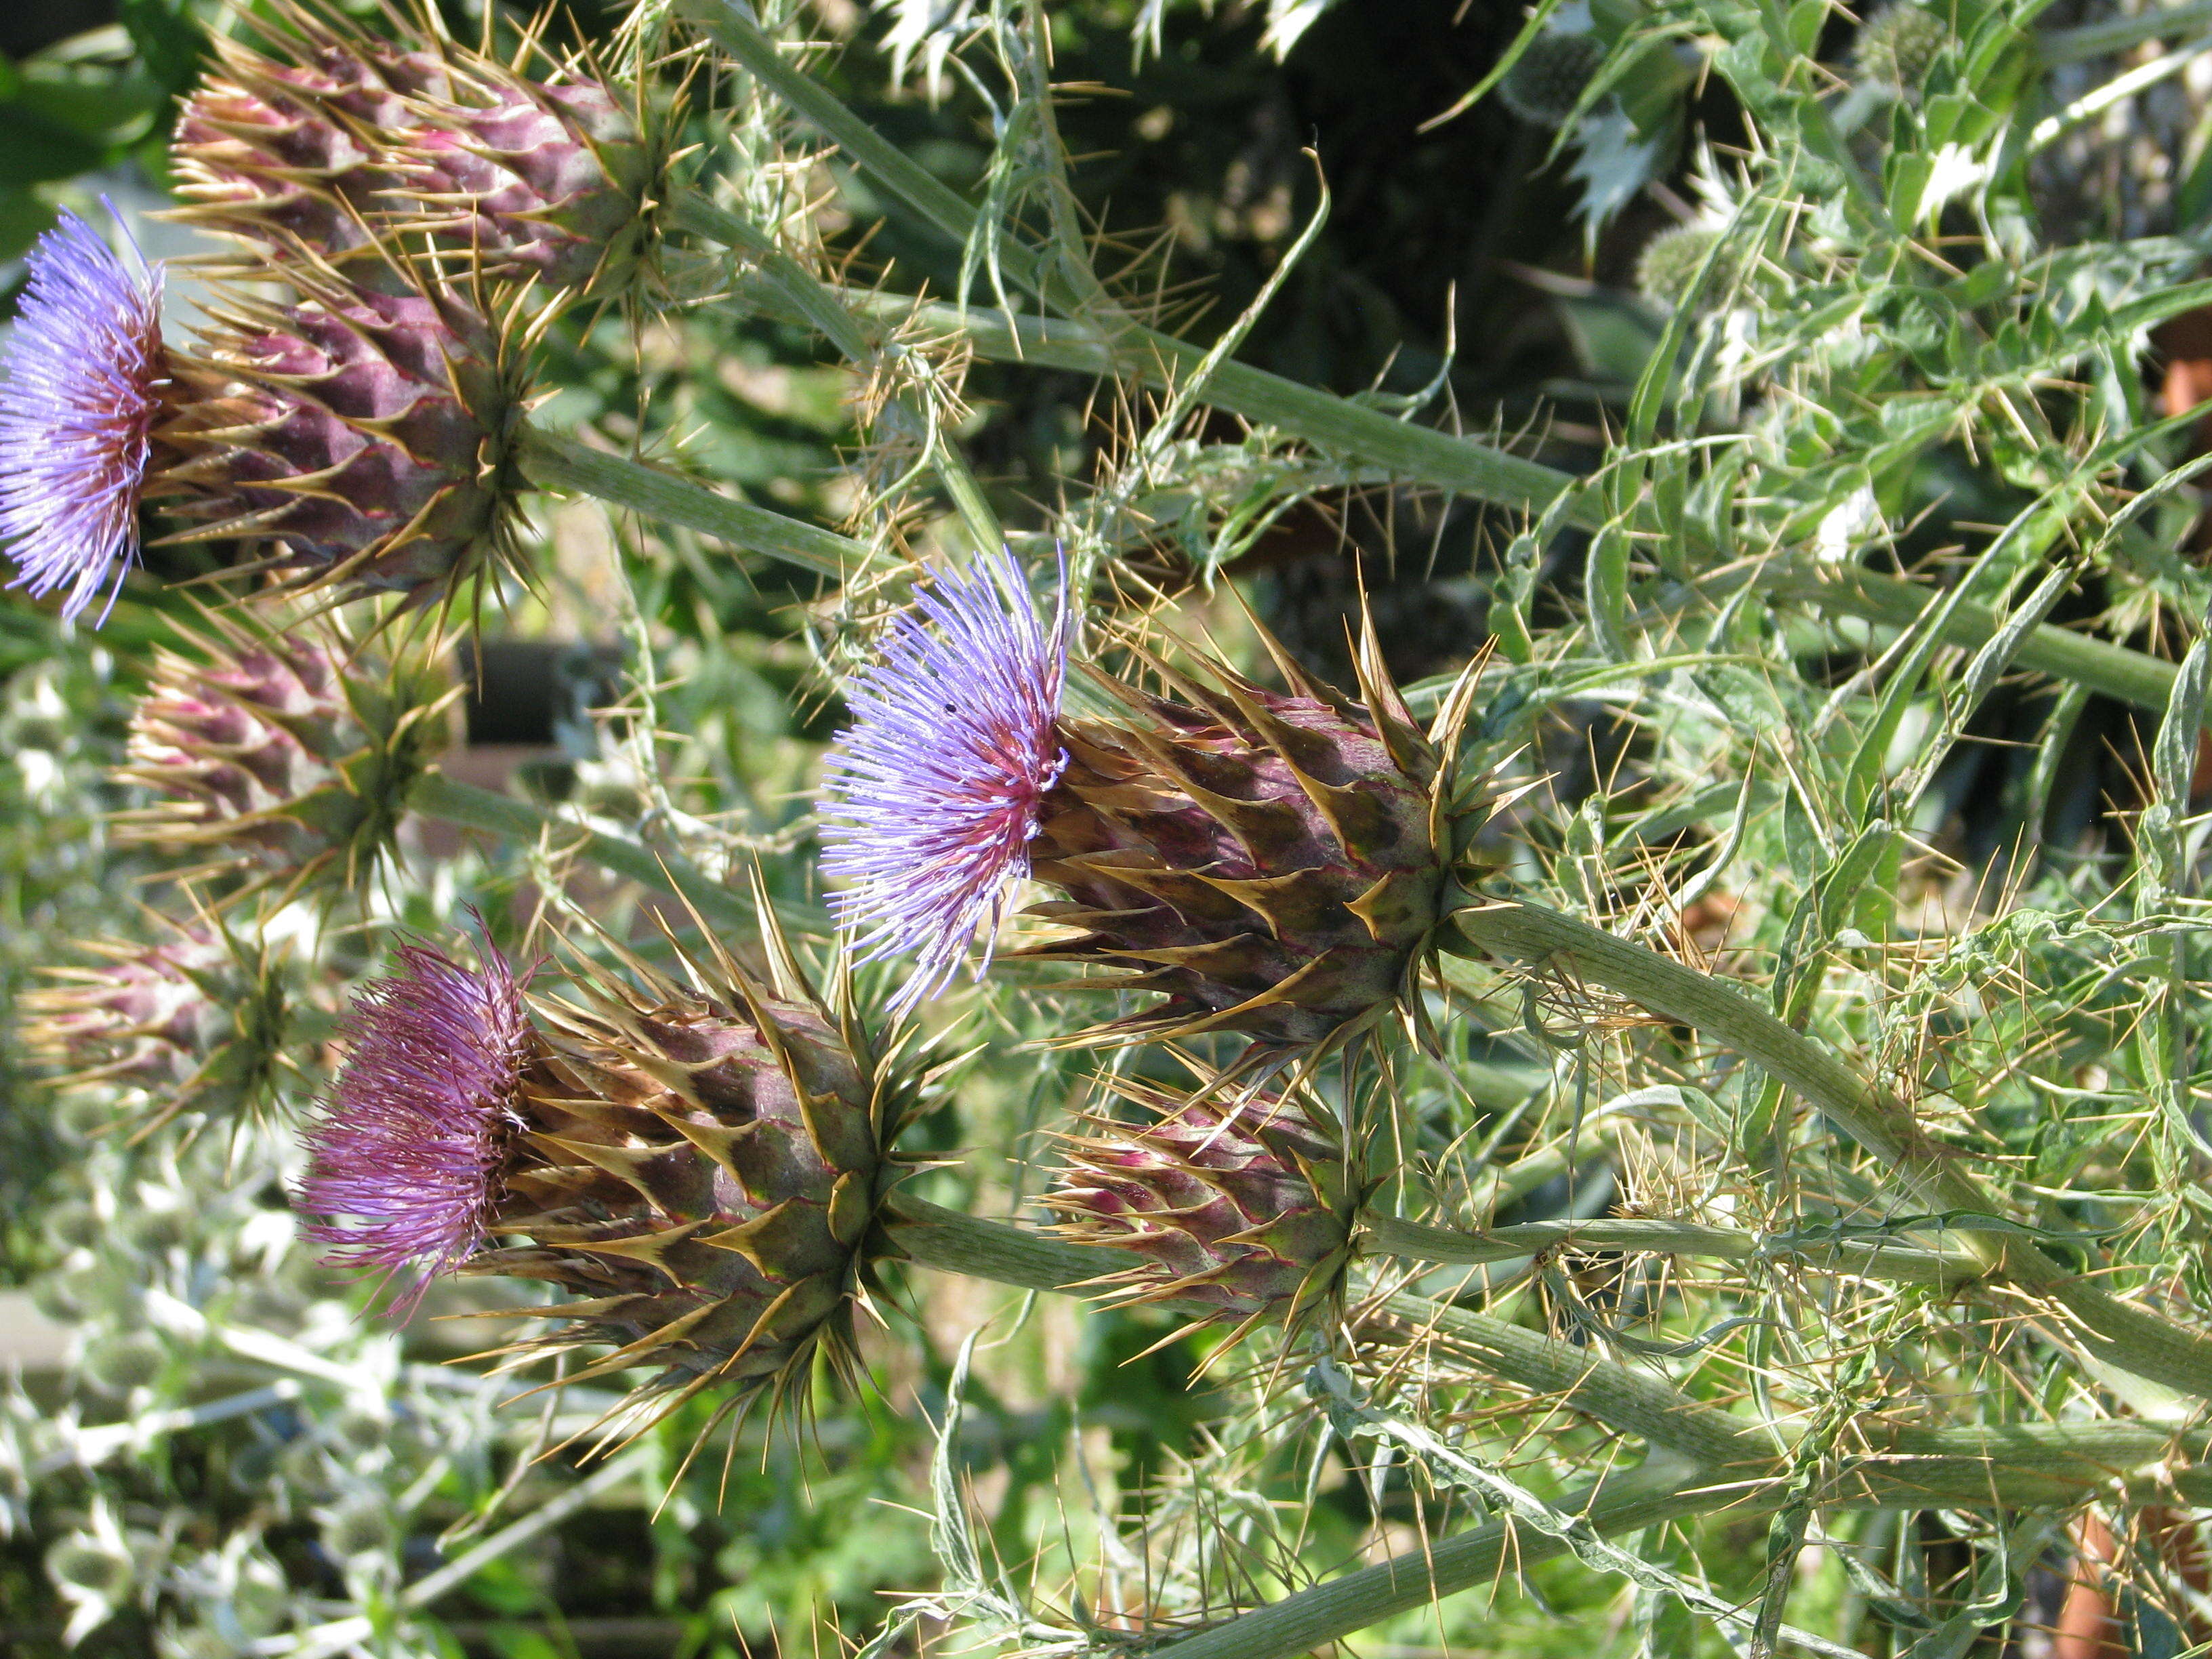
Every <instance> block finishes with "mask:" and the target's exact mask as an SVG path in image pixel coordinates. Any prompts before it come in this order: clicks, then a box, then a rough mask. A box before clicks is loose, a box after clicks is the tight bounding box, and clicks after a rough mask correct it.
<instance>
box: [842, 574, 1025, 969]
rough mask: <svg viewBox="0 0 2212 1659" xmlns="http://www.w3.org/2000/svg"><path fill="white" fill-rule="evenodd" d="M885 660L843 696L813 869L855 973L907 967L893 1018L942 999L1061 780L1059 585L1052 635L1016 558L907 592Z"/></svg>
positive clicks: (997, 911) (995, 913) (1016, 872)
mask: <svg viewBox="0 0 2212 1659" xmlns="http://www.w3.org/2000/svg"><path fill="white" fill-rule="evenodd" d="M915 611H918V612H919V613H920V614H919V615H914V614H908V615H905V616H902V617H898V618H897V619H896V622H894V623H893V624H892V627H891V631H890V639H889V641H888V642H887V643H886V645H885V647H884V655H883V659H882V660H881V661H880V662H878V663H875V664H872V665H870V666H869V667H867V668H866V669H864V670H862V671H861V672H860V675H859V676H858V677H857V678H855V679H854V683H853V684H852V686H851V687H850V688H849V690H848V702H849V703H850V704H851V707H852V710H853V715H854V720H853V724H852V725H851V726H848V728H847V729H846V730H845V731H843V732H840V733H839V734H838V738H837V741H836V745H835V747H833V748H832V750H830V754H829V777H828V794H829V799H828V802H827V803H826V805H824V807H823V827H822V841H823V855H822V867H823V871H824V872H826V873H827V874H828V875H829V876H830V877H831V878H833V879H835V880H836V881H838V882H840V883H842V884H843V888H844V890H843V891H842V892H839V893H837V894H835V895H834V896H832V898H831V900H830V902H831V904H832V906H833V907H834V908H836V912H837V914H838V917H839V919H840V920H841V921H843V922H844V923H845V924H846V925H847V926H848V927H850V928H852V929H853V931H854V941H853V948H854V951H856V952H858V953H859V956H860V960H861V961H864V962H872V961H876V960H878V959H879V958H881V957H890V956H902V955H909V954H910V955H912V956H913V957H915V974H914V977H913V978H911V979H910V980H908V981H907V983H906V986H905V988H904V989H902V991H901V992H900V993H899V994H898V995H897V997H896V998H895V999H894V1000H893V1002H892V1007H893V1009H894V1011H897V1010H902V1009H904V1008H907V1007H910V1006H912V1005H914V1004H915V1003H916V1002H919V1001H921V1000H923V999H925V998H927V997H929V996H932V995H933V994H935V993H936V992H937V991H938V990H939V988H940V987H942V986H943V985H944V983H945V980H946V979H947V978H948V977H950V976H951V973H952V970H953V969H954V968H955V967H956V966H957V965H958V963H959V961H960V958H961V957H962V956H963V954H964V953H965V952H966V951H967V949H968V946H969V942H970V941H971V940H972V939H974V937H975V930H976V929H977V928H978V927H981V928H983V929H984V932H985V955H984V962H985V963H986V964H987V963H989V960H990V957H989V935H990V934H991V933H993V932H994V931H995V930H996V929H997V927H998V925H999V922H1000V919H1001V916H1002V914H1003V911H1004V907H1005V903H1006V892H1007V890H1008V888H1009V887H1010V886H1011V885H1012V884H1013V883H1014V882H1015V881H1017V880H1018V879H1019V878H1023V877H1025V876H1026V875H1028V873H1029V868H1030V850H1029V849H1030V840H1031V839H1032V838H1033V837H1034V836H1036V832H1037V822H1038V811H1039V807H1040V804H1041V803H1042V800H1043V799H1044V796H1045V793H1046V792H1047V791H1048V790H1049V789H1050V788H1051V787H1052V786H1053V785H1054V783H1055V782H1057V781H1059V778H1060V773H1061V772H1062V771H1063V770H1064V769H1066V765H1067V751H1066V750H1065V749H1063V748H1061V746H1060V736H1059V732H1058V721H1059V718H1060V687H1061V683H1062V681H1063V679H1064V678H1065V677H1066V668H1067V593H1066V576H1065V574H1064V573H1063V574H1062V578H1061V587H1060V599H1059V604H1058V606H1057V608H1056V610H1055V611H1054V618H1053V622H1052V625H1051V627H1050V629H1046V628H1045V627H1043V626H1042V625H1041V624H1040V623H1039V622H1038V620H1037V617H1036V610H1035V609H1034V607H1033V606H1032V605H1031V604H1030V592H1029V584H1028V583H1027V582H1026V581H1025V580H1024V579H1023V575H1022V568H1021V566H1020V565H1019V564H1018V562H1016V561H1015V559H1014V556H1013V555H1012V553H1011V552H1006V551H1002V552H1001V553H1000V556H998V557H997V558H986V559H984V560H983V561H981V568H979V569H978V570H976V571H975V572H974V573H972V574H960V573H957V572H949V573H947V574H944V575H941V576H939V577H938V578H937V579H936V581H935V583H934V584H933V586H930V587H927V588H922V589H918V590H916V592H915Z"/></svg>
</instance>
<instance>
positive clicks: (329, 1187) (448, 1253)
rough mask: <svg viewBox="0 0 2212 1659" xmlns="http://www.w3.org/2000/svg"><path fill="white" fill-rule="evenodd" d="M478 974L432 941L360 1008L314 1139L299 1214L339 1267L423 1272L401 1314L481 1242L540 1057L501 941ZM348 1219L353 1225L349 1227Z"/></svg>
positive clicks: (404, 955) (368, 990) (400, 1305)
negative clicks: (532, 1067) (531, 1070)
mask: <svg viewBox="0 0 2212 1659" xmlns="http://www.w3.org/2000/svg"><path fill="white" fill-rule="evenodd" d="M482 954H483V966H481V967H479V968H474V969H471V968H467V967H465V966H463V965H462V964H461V963H458V962H455V961H454V960H453V958H452V957H448V956H447V955H445V954H444V953H443V952H442V951H438V950H435V949H434V948H432V947H431V946H429V945H402V946H400V948H399V971H398V973H396V974H394V975H392V976H391V977H389V978H387V979H381V980H377V981H372V982H371V983H370V984H369V985H368V987H365V988H364V989H363V990H362V993H361V994H359V996H358V997H356V1000H355V1003H354V1008H353V1013H352V1017H351V1019H350V1022H349V1027H348V1030H347V1033H346V1035H347V1037H348V1040H349V1043H350V1045H351V1047H350V1052H349V1054H348V1056H347V1059H346V1062H345V1066H344V1068H343V1070H342V1071H341V1072H340V1073H339V1074H338V1080H337V1086H336V1088H335V1089H334V1090H333V1091H332V1092H331V1096H330V1098H329V1099H328V1101H327V1102H325V1105H324V1108H323V1110H322V1112H321V1114H320V1115H319V1117H318V1118H317V1120H316V1121H315V1122H314V1123H313V1126H312V1127H310V1129H309V1130H308V1133H307V1152H308V1166H307V1177H306V1179H305V1180H304V1181H302V1182H301V1187H300V1208H301V1210H302V1211H303V1212H306V1213H307V1214H310V1215H315V1216H320V1217H324V1218H325V1219H324V1220H322V1221H319V1222H316V1223H314V1224H313V1225H310V1226H309V1227H308V1229H307V1231H308V1234H309V1236H310V1237H313V1238H315V1239H317V1240H319V1241H320V1242H321V1243H326V1244H331V1245H333V1246H335V1247H337V1248H336V1249H334V1250H333V1252H332V1254H331V1256H330V1258H329V1260H330V1261H331V1263H332V1264H334V1265H341V1266H348V1267H363V1268H368V1269H372V1270H374V1269H381V1270H382V1271H383V1272H384V1273H386V1275H387V1276H389V1275H392V1274H396V1273H399V1272H401V1271H402V1270H403V1269H407V1268H410V1267H411V1268H413V1269H415V1270H416V1279H415V1280H414V1282H413V1284H412V1285H410V1286H408V1287H407V1288H406V1289H405V1290H404V1291H402V1293H401V1295H400V1297H399V1298H398V1301H397V1303H395V1304H394V1309H393V1311H394V1312H395V1313H402V1312H404V1311H405V1310H410V1309H411V1308H412V1307H413V1305H414V1304H415V1303H416V1301H418V1300H419V1299H420V1297H421V1296H422V1291H423V1289H424V1287H425V1286H426V1285H428V1283H429V1281H430V1280H431V1279H433V1278H435V1276H436V1275H438V1274H439V1273H443V1272H445V1271H447V1269H448V1268H450V1267H453V1265H454V1264H455V1263H456V1262H458V1261H461V1260H462V1259H463V1258H464V1257H465V1256H466V1255H469V1254H470V1253H471V1251H473V1250H474V1249H476V1248H477V1246H478V1245H479V1244H481V1243H483V1240H484V1237H485V1235H486V1232H487V1231H488V1230H489V1226H490V1224H491V1219H492V1216H493V1213H494V1212H495V1208H496V1206H497V1204H498V1200H499V1196H500V1192H499V1186H500V1183H499V1170H500V1166H501V1162H502V1160H503V1159H504V1158H505V1156H506V1151H507V1142H508V1139H509V1137H510V1135H511V1134H512V1133H513V1128H514V1126H515V1122H516V1117H515V1114H514V1109H513V1100H514V1095H515V1090H516V1087H517V1085H518V1084H519V1083H520V1079H521V1075H522V1071H523V1068H524V1066H526V1064H527V1063H528V1060H529V1054H530V1040H531V1039H530V1020H529V1014H528V1012H527V1010H526V1006H525V1005H524V1002H523V998H522V987H521V985H520V983H519V982H518V981H517V980H516V978H515V975H514V973H513V969H511V968H509V967H508V965H507V963H506V961H505V960H504V959H503V958H502V957H501V956H500V955H499V953H498V952H497V951H495V950H494V949H493V948H492V947H491V945H489V941H488V940H487V942H486V943H485V945H484V947H483V953H482ZM339 1218H345V1220H346V1221H347V1222H348V1223H349V1224H350V1225H340V1222H339Z"/></svg>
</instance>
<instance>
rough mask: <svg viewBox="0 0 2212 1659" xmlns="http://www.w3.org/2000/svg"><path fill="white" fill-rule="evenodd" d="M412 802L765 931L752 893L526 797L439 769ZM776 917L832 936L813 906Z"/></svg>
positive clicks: (460, 824) (418, 785) (433, 814)
mask: <svg viewBox="0 0 2212 1659" xmlns="http://www.w3.org/2000/svg"><path fill="white" fill-rule="evenodd" d="M407 805H408V807H409V809H410V811H416V812H419V813H421V814H422V816H423V817H426V818H435V819H436V820H438V822H440V823H450V824H453V825H454V826H455V827H456V828H458V829H475V830H478V831H480V832H482V833H483V834H485V835H490V836H499V837H500V838H501V840H502V841H508V842H515V843H517V844H518V845H521V846H531V845H534V844H535V843H537V842H539V841H541V840H543V841H550V842H553V843H554V844H555V845H556V846H560V847H564V848H570V847H573V848H575V850H577V851H578V852H580V853H581V854H583V855H584V856H585V857H586V858H588V859H590V860H592V862H593V863H595V864H598V865H600V866H604V867H605V868H606V869H609V870H611V871H613V872H615V873H616V874H617V875H619V876H627V877H629V879H631V880H632V881H635V882H638V883H640V884H642V885H644V886H647V887H652V888H656V889H658V890H659V891H661V892H664V893H669V894H672V895H674V896H676V897H678V898H680V899H682V900H683V901H684V902H685V903H686V904H688V905H690V907H691V908H692V909H693V910H694V911H696V912H697V914H698V916H699V920H700V921H702V923H704V924H705V925H706V926H708V927H719V928H723V929H726V930H727V931H728V932H730V933H737V934H743V935H744V936H745V937H747V938H750V937H752V936H753V935H755V934H757V933H759V931H760V918H759V917H758V916H757V915H754V914H753V903H752V899H751V898H750V896H748V895H745V894H741V893H737V892H732V890H730V889H729V888H727V887H725V886H723V885H722V884H720V882H718V881H715V880H714V879H712V878H710V877H709V876H708V874H707V872H705V871H703V870H702V869H700V868H699V866H697V865H696V864H693V863H692V862H691V861H690V860H688V859H686V858H685V857H684V855H683V854H680V853H674V852H660V851H657V850H655V849H654V848H650V847H646V846H642V845H641V844H640V843H638V842H634V841H628V840H625V839H623V837H622V836H611V835H609V834H607V833H606V832H605V830H603V829H592V828H591V827H590V826H589V825H587V824H583V823H577V822H576V820H574V818H571V817H566V816H564V815H563V814H562V813H560V812H557V811H550V810H549V809H548V808H545V807H543V806H534V805H532V804H531V803H530V802H528V801H526V800H517V799H515V798H514V797H513V796H512V795H500V794H495V793H492V792H491V791H490V790H489V789H479V788H477V787H476V786H475V785H474V784H468V783H459V782H456V781H454V780H453V779H452V778H448V777H446V776H444V775H441V774H440V773H436V772H431V773H428V774H426V775H423V776H422V777H420V778H418V779H416V781H415V783H414V785H413V786H412V787H410V789H409V791H408V794H407ZM775 913H776V915H777V916H778V917H779V918H780V919H781V921H783V923H784V925H785V926H787V927H791V928H793V930H794V931H799V932H808V933H828V932H829V931H830V921H829V915H828V914H827V913H826V912H823V911H822V910H818V909H817V908H814V907H813V906H811V905H805V904H796V903H792V902H788V901H786V900H778V901H776V902H775Z"/></svg>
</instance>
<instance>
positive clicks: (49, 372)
mask: <svg viewBox="0 0 2212 1659" xmlns="http://www.w3.org/2000/svg"><path fill="white" fill-rule="evenodd" d="M110 211H111V212H112V211H113V210H112V208H111V209H110ZM28 264H29V266H30V284H29V288H28V289H27V292H26V294H25V295H24V299H23V303H22V307H21V309H20V310H19V311H18V313H16V318H15V334H14V336H13V337H12V339H11V340H10V342H9V349H8V379H7V382H6V384H5V386H0V537H4V538H6V539H7V540H9V542H11V543H13V544H14V547H13V556H14V558H15V565H16V568H17V571H18V574H17V575H16V577H15V580H14V581H13V582H11V583H10V584H9V586H15V587H27V588H29V589H30V591H31V592H32V594H33V597H35V598H40V599H43V598H44V597H45V596H46V595H47V594H48V593H51V592H54V591H55V590H56V589H57V588H59V589H63V590H65V597H64V599H63V600H62V615H63V616H64V617H67V618H69V619H70V620H72V621H74V620H75V619H76V617H77V615H78V613H79V612H81V611H83V610H84V608H85V607H86V606H87V605H90V604H91V603H92V601H93V599H94V596H95V595H97V594H98V593H99V592H100V587H101V586H102V585H103V584H104V583H105V582H106V580H107V576H108V573H109V571H110V570H112V571H113V572H114V573H115V591H116V592H120V591H121V590H122V586H123V574H124V572H125V571H126V570H128V569H129V568H130V567H131V560H132V559H134V558H135V557H137V552H138V495H139V490H140V489H141V487H142V486H143V483H144V482H145V477H146V468H147V465H148V464H149V462H150V460H151V459H152V457H153V450H154V442H153V428H154V422H155V416H156V414H157V413H158V411H159V410H160V408H161V386H162V384H163V383H164V381H165V380H166V379H167V359H166V358H165V356H164V355H163V353H162V349H161V266H160V265H159V264H154V265H150V266H149V265H148V264H146V263H145V262H144V260H143V259H141V260H140V261H139V269H138V270H137V271H136V272H134V271H132V270H131V269H129V267H127V266H126V265H125V264H124V263H123V261H122V260H121V259H120V258H118V257H117V256H116V253H115V252H114V250H113V249H112V248H110V247H109V246H107V244H106V242H105V241H103V240H100V235H99V234H98V233H97V232H95V231H94V229H93V228H92V227H91V226H90V225H88V224H87V223H85V222H84V221H83V220H82V219H80V218H78V217H77V216H76V215H75V214H73V213H70V212H69V211H68V210H63V212H62V214H61V216H60V222H59V223H58V224H57V225H56V226H55V227H54V228H53V229H52V230H50V231H48V232H47V233H46V234H45V235H43V236H41V237H40V238H39V240H38V242H37V243H36V245H35V246H33V248H32V249H31V253H30V258H29V260H28ZM114 603H115V599H114V595H113V593H111V594H110V595H109V597H108V604H109V605H113V604H114ZM101 619H102V620H103V621H104V620H106V613H105V612H102V613H101Z"/></svg>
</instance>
